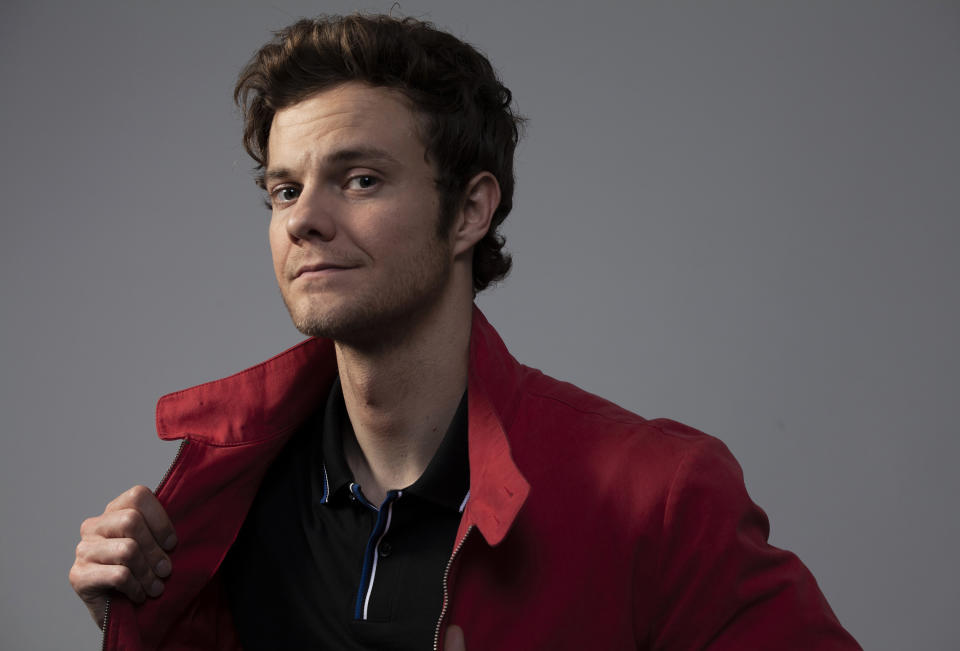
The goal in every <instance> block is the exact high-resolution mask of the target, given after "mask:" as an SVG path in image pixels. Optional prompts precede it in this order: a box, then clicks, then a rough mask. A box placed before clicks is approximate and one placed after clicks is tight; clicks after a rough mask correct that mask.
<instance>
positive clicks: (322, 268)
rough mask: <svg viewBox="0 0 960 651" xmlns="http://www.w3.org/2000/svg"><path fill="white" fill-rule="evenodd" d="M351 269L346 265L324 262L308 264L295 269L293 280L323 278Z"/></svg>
mask: <svg viewBox="0 0 960 651" xmlns="http://www.w3.org/2000/svg"><path fill="white" fill-rule="evenodd" d="M352 268H353V267H348V266H346V265H340V264H330V263H326V262H320V263H317V264H308V265H304V266H302V267H300V268H299V269H297V271H296V273H295V274H294V275H293V278H294V279H297V278H301V277H306V278H311V277H317V276H324V275H328V274H334V273H337V272H340V271H346V270H348V269H352Z"/></svg>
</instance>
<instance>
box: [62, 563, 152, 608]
mask: <svg viewBox="0 0 960 651" xmlns="http://www.w3.org/2000/svg"><path fill="white" fill-rule="evenodd" d="M70 585H72V586H73V589H74V591H76V593H77V594H78V595H79V596H80V598H81V599H83V601H84V602H86V603H87V604H95V603H96V602H98V601H102V600H103V598H104V595H105V593H106V592H107V591H108V590H116V591H118V592H120V593H121V594H123V595H124V596H126V597H127V598H128V599H130V601H133V602H135V603H141V602H143V601H144V600H146V598H147V595H146V593H145V592H144V590H143V586H142V585H141V584H140V582H139V581H137V579H136V577H134V576H133V573H132V572H131V571H130V568H128V567H126V566H125V565H97V564H94V563H75V564H74V566H73V567H72V568H71V569H70Z"/></svg>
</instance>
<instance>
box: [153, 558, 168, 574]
mask: <svg viewBox="0 0 960 651" xmlns="http://www.w3.org/2000/svg"><path fill="white" fill-rule="evenodd" d="M170 569H171V568H170V561H168V560H167V559H165V558H164V559H163V560H161V561H160V562H159V563H157V567H156V568H155V570H154V571H155V572H156V573H157V574H158V575H159V576H166V575H168V574H170Z"/></svg>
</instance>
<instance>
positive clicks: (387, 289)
mask: <svg viewBox="0 0 960 651" xmlns="http://www.w3.org/2000/svg"><path fill="white" fill-rule="evenodd" d="M452 266H453V265H452V263H451V260H450V255H449V251H448V247H447V244H446V242H445V241H441V240H439V238H438V240H434V241H432V242H431V243H430V244H429V245H428V246H426V247H424V249H423V250H421V251H419V252H418V253H417V254H415V255H412V256H410V258H409V259H407V260H405V261H404V264H403V265H402V269H403V271H402V272H400V273H395V274H393V276H392V277H390V278H387V279H385V280H383V281H382V282H380V283H378V284H379V286H374V285H373V284H368V285H366V286H364V287H362V288H360V289H359V290H358V291H357V292H356V293H355V294H354V295H353V296H351V297H349V299H346V300H343V301H341V302H340V304H338V305H329V304H324V302H323V300H324V299H323V298H322V297H319V296H315V297H307V299H306V300H301V301H299V302H298V301H296V300H295V299H292V298H291V297H290V296H288V295H287V294H286V293H285V292H281V295H282V296H283V301H284V303H285V305H286V306H287V311H288V312H289V313H290V317H291V319H292V320H293V325H294V326H295V327H296V328H297V330H299V331H300V332H302V333H303V334H305V335H307V336H310V337H325V338H328V339H333V340H334V341H337V342H340V343H345V344H348V345H371V344H374V345H376V344H379V343H386V342H387V341H389V340H390V339H392V338H394V337H396V336H402V333H404V332H406V331H407V330H408V329H409V328H410V326H411V325H412V324H414V323H416V321H417V320H418V317H420V316H422V315H423V314H425V313H426V312H428V311H429V309H430V307H431V306H432V305H434V304H435V303H436V302H437V301H439V300H440V298H441V296H442V295H443V293H444V290H445V288H446V286H447V283H448V281H449V280H450V275H451V271H452ZM347 273H349V272H347ZM298 303H299V304H298Z"/></svg>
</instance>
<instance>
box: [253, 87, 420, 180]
mask: <svg viewBox="0 0 960 651" xmlns="http://www.w3.org/2000/svg"><path fill="white" fill-rule="evenodd" d="M418 126H419V125H418V121H417V116H416V114H415V113H414V111H413V109H412V107H411V105H410V102H409V100H407V98H406V97H405V96H404V95H403V94H402V93H400V92H399V91H395V90H392V89H389V88H381V87H373V86H368V85H366V84H360V83H355V82H350V83H346V84H342V85H340V86H336V87H334V88H330V89H327V90H323V91H320V92H318V93H316V94H314V95H311V96H310V97H308V98H306V99H305V100H303V101H301V102H298V103H297V104H294V105H292V106H289V107H287V108H283V109H280V110H279V111H277V112H276V114H275V115H274V117H273V122H272V124H271V127H270V137H269V140H268V143H267V152H268V161H267V166H268V167H274V166H276V165H283V166H290V165H293V164H297V163H300V164H303V163H307V162H310V160H312V159H314V158H317V157H320V158H322V157H326V156H329V155H331V154H333V153H335V152H337V151H338V150H347V149H358V150H359V149H374V148H375V149H381V150H385V151H387V152H389V153H390V154H391V156H393V157H394V158H397V159H398V160H401V161H403V160H408V161H410V162H412V160H413V158H419V159H421V160H422V159H423V158H424V154H425V148H424V145H423V143H422V141H421V138H420V133H419V131H418Z"/></svg>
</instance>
